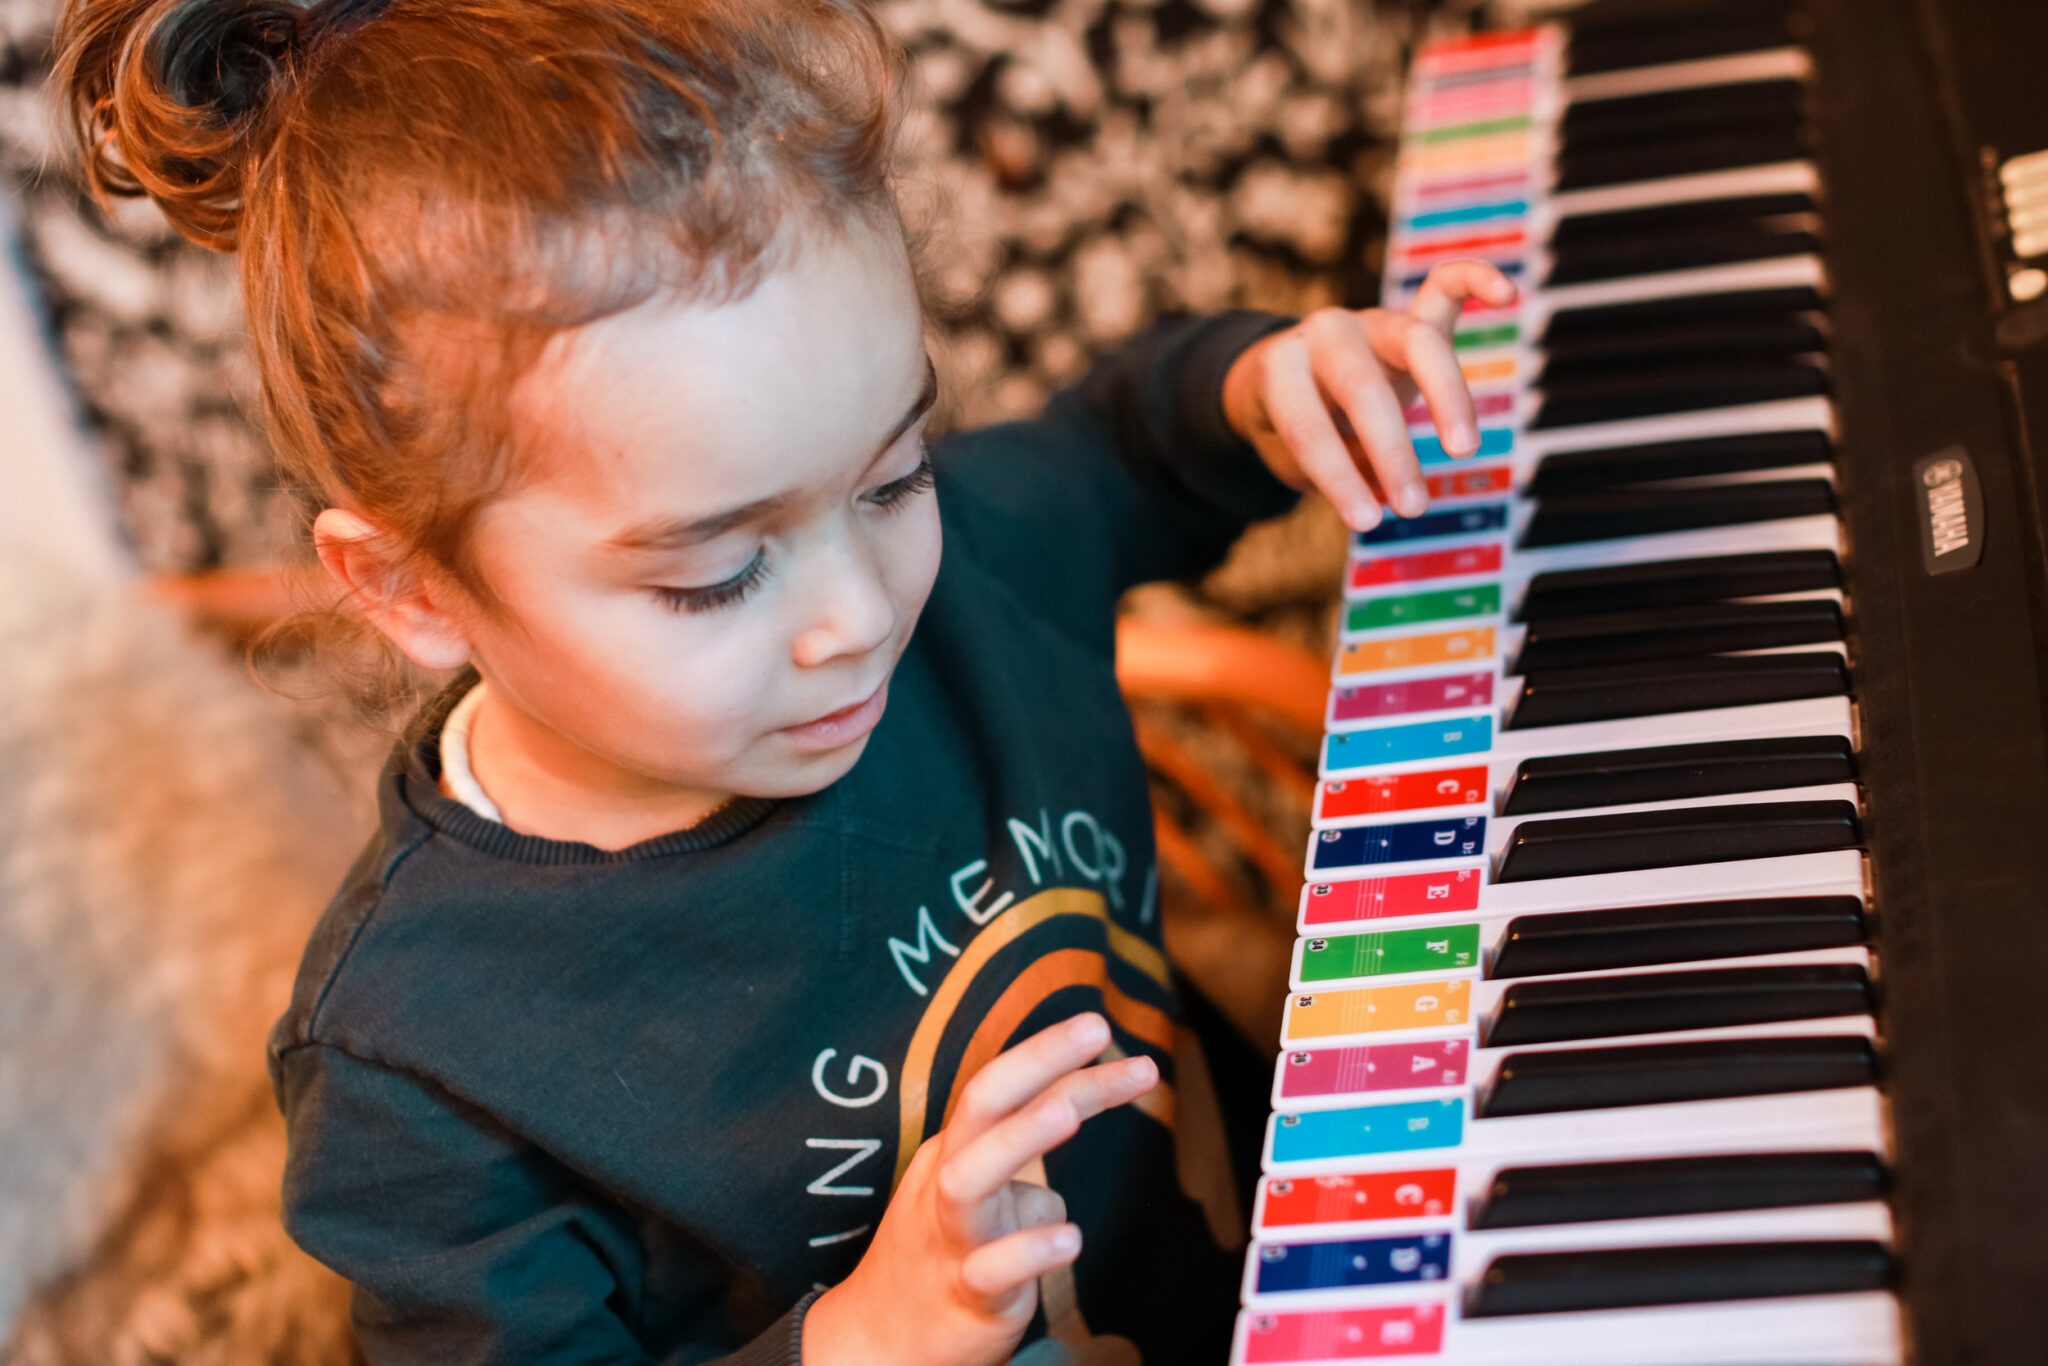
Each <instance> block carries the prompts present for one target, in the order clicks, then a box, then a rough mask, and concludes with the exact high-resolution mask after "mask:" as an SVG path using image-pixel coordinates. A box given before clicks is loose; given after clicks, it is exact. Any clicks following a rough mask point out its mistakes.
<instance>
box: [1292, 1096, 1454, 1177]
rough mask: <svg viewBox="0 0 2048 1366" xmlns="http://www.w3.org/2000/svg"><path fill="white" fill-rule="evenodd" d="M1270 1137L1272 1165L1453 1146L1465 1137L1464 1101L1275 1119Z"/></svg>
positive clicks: (1421, 1102) (1317, 1112) (1418, 1102)
mask: <svg viewBox="0 0 2048 1366" xmlns="http://www.w3.org/2000/svg"><path fill="white" fill-rule="evenodd" d="M1272 1135H1273V1138H1272V1143H1271V1144H1270V1147H1271V1148H1272V1154H1271V1156H1272V1160H1273V1161H1275V1162H1315V1161H1320V1160H1321V1159H1324V1158H1332V1157H1368V1156H1371V1155H1373V1154H1375V1153H1411V1152H1422V1151H1425V1150H1427V1149H1430V1148H1455V1147H1457V1146H1458V1144H1459V1143H1461V1142H1463V1141H1464V1137H1465V1098H1464V1097H1463V1096H1457V1097H1454V1098H1452V1099H1449V1100H1415V1101H1408V1102H1406V1103H1404V1104H1400V1105H1360V1106H1356V1107H1354V1108H1352V1109H1349V1110H1310V1111H1307V1112H1305V1113H1303V1114H1298V1115H1278V1116H1276V1117H1275V1118H1274V1120H1273V1127H1272Z"/></svg>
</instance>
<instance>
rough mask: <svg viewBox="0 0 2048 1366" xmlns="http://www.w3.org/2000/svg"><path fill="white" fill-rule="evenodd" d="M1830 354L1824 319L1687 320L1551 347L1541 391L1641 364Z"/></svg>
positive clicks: (1729, 316) (1738, 316) (1733, 316)
mask: <svg viewBox="0 0 2048 1366" xmlns="http://www.w3.org/2000/svg"><path fill="white" fill-rule="evenodd" d="M1827 348H1828V335H1827V331H1826V328H1825V319H1823V318H1822V317H1821V315H1820V314H1818V313H1785V312H1767V313H1735V312H1730V313H1724V314H1716V315H1708V316H1705V317H1697V318H1681V319H1678V320H1676V321H1674V322H1668V323H1658V324H1655V325H1652V326H1647V327H1641V328H1633V329H1630V328H1617V329H1615V330H1614V331H1613V332H1610V333H1607V334H1605V335H1589V336H1583V337H1579V338H1575V339H1573V340H1571V341H1568V342H1566V343H1565V344H1563V345H1561V346H1553V347H1550V348H1549V351H1548V354H1547V356H1546V357H1545V359H1544V361H1543V368H1542V370H1541V371H1539V372H1538V373H1537V376H1536V385H1537V387H1538V388H1541V387H1543V385H1544V384H1545V382H1546V381H1549V380H1554V379H1559V378H1569V377H1571V376H1574V375H1578V374H1587V373H1593V372H1595V371H1604V370H1615V369H1625V368H1627V367H1629V366H1633V365H1639V364H1648V363H1662V364H1670V363H1672V362H1675V361H1684V360H1690V361H1705V360H1710V359H1714V358H1717V357H1730V356H1744V357H1750V358H1759V357H1764V356H1803V355H1818V354H1820V353H1822V352H1825V351H1826V350H1827Z"/></svg>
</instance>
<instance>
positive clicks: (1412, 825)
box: [1309, 816, 1486, 872]
mask: <svg viewBox="0 0 2048 1366" xmlns="http://www.w3.org/2000/svg"><path fill="white" fill-rule="evenodd" d="M1485 850H1486V817H1484V816H1455V817H1452V818H1450V819H1448V820H1434V821H1401V822H1398V823H1395V824H1389V825H1354V826H1350V827H1348V828H1345V829H1340V830H1318V831H1317V832H1316V833H1315V837H1314V838H1313V839H1311V840H1310V841H1309V870H1310V871H1311V872H1328V871H1330V870H1331V869H1336V868H1367V867H1374V866H1377V865H1379V864H1384V863H1420V862H1423V861H1426V860H1437V859H1472V858H1479V857H1481V856H1483V854H1484V853H1485Z"/></svg>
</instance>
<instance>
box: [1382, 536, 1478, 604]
mask: <svg viewBox="0 0 2048 1366" xmlns="http://www.w3.org/2000/svg"><path fill="white" fill-rule="evenodd" d="M1505 557H1506V547H1505V546H1503V545H1502V544H1501V543H1500V542H1499V541H1490V542H1488V543H1486V544H1484V545H1461V546H1456V547H1453V548H1452V549H1449V550H1418V551H1415V552H1413V553H1411V554H1406V555H1380V556H1376V557H1374V558H1372V559H1369V560H1354V561H1352V562H1351V566H1350V568H1349V570H1348V571H1347V572H1346V574H1345V583H1344V586H1345V588H1346V590H1347V591H1349V592H1351V593H1363V592H1366V591H1369V590H1371V589H1375V588H1397V587H1400V586H1402V585H1404V584H1411V583H1427V582H1429V581H1430V580H1432V579H1456V578H1463V577H1465V576H1467V575H1472V574H1498V573H1499V572H1500V570H1501V565H1502V563H1503V561H1504V559H1505Z"/></svg>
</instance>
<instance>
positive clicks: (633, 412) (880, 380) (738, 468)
mask: <svg viewBox="0 0 2048 1366" xmlns="http://www.w3.org/2000/svg"><path fill="white" fill-rule="evenodd" d="M931 386H932V378H931V368H930V362H929V360H928V359H927V357H926V353H925V347H924V329H923V320H922V316H921V314H920V311H919V308H918V302H917V296H916V292H915V289H914V287H913V285H912V281H911V274H910V269H909V263H908V260H907V258H906V255H905V252H904V248H903V244H902V240H901V236H900V234H899V233H897V232H896V231H894V230H893V229H890V230H887V231H875V230H868V229H863V228H858V227H848V228H847V229H846V230H845V233H844V236H843V237H842V236H840V235H837V234H832V233H822V232H821V233H816V234H813V236H812V238H811V240H810V241H808V242H807V243H806V244H804V245H802V246H800V247H798V248H797V249H796V250H795V252H794V254H793V255H792V256H790V257H788V258H786V259H785V260H784V262H783V264H782V265H781V266H780V267H779V268H778V269H776V270H775V271H773V272H772V273H770V274H769V275H768V276H767V277H766V278H764V279H763V280H762V281H761V282H760V284H759V285H758V287H757V288H755V289H754V290H753V292H752V293H750V294H749V295H747V297H746V298H744V299H741V300H739V301H737V302H734V303H729V304H722V305H716V306H709V305H696V306H690V305H678V304H676V303H673V302H664V301H656V302H652V303H649V304H647V305H644V306H642V307H640V308H637V309H634V310H632V311H630V312H628V313H624V314H620V315H617V316H614V317H611V318H608V319H605V320H603V321H600V322H597V323H594V324H592V325H590V326H588V327H585V328H582V329H579V330H578V331H576V332H572V333H568V334H565V335H564V336H562V337H559V338H557V339H556V340H555V341H554V342H553V343H551V344H550V346H549V348H548V349H547V351H546V352H545V353H544V354H543V356H542V358H541V360H540V362H539V363H538V364H537V365H535V366H534V367H533V369H532V370H531V371H530V372H529V373H528V374H527V376H526V377H525V378H524V379H523V380H522V381H521V382H520V384H519V386H518V387H517V389H516V390H515V392H514V395H513V409H512V411H513V418H514V422H515V424H516V427H517V429H518V432H519V440H520V442H521V444H522V448H523V452H524V455H523V458H524V460H525V461H526V462H527V463H526V468H527V470H528V471H530V474H529V477H527V478H525V479H524V480H522V481H521V483H520V484H519V486H518V487H517V488H516V489H515V490H514V491H513V492H511V493H509V494H508V495H507V496H505V497H504V498H502V499H500V500H498V501H496V502H494V503H493V504H491V505H490V506H489V507H488V508H487V509H486V510H485V511H484V512H482V513H481V514H480V516H479V517H478V519H477V523H476V526H475V540H474V543H473V544H474V551H475V555H476V564H477V568H478V570H479V571H480V572H481V574H482V575H483V576H484V577H485V579H486V580H487V581H488V582H489V584H490V585H491V587H492V588H493V590H494V591H495V592H496V594H497V595H498V597H499V599H500V601H501V603H502V606H501V607H500V608H499V609H497V610H495V611H494V612H491V613H486V614H483V615H481V617H480V618H479V619H478V620H476V621H475V622H474V624H473V626H472V627H471V628H470V630H469V632H468V634H469V640H470V645H471V648H472V650H473V653H474V655H475V657H476V659H477V662H478V666H479V668H480V669H481V671H482V672H483V673H484V675H485V677H486V678H488V679H489V680H490V682H491V686H492V689H493V692H494V694H495V695H496V696H497V697H498V698H499V700H500V701H501V702H502V703H505V704H509V705H510V706H511V707H512V708H513V709H514V710H515V711H516V713H518V717H519V722H520V724H521V725H522V726H528V725H530V726H531V727H532V732H533V733H532V735H530V736H529V737H527V738H528V742H529V744H531V743H533V742H534V740H535V739H536V738H538V739H539V740H540V742H541V743H542V744H543V746H544V747H545V748H547V749H550V750H552V751H554V753H553V754H552V755H551V756H550V758H549V760H548V762H549V763H550V764H551V766H554V767H557V768H560V767H564V766H567V767H569V768H572V769H574V770H575V771H576V772H575V774H574V775H573V776H576V777H580V778H581V779H583V780H584V781H588V782H591V783H594V784H597V785H599V786H604V787H610V788H613V789H614V790H618V791H622V792H624V791H636V792H639V793H643V794H644V793H650V792H656V791H659V790H661V789H664V788H670V789H687V790H690V791H694V792H704V793H710V794H741V795H747V796H795V795H799V794H802V793H807V792H814V791H816V790H818V789H819V788H822V787H824V786H826V785H827V784H829V783H831V782H833V781H834V780H836V779H838V778H839V777H840V776H841V775H843V774H844V773H845V772H846V771H847V770H848V769H849V768H851V767H852V766H853V763H854V761H855V760H856V759H858V758H859V757H860V754H861V751H862V749H863V748H864V747H865V744H866V738H867V735H868V733H869V731H871V730H872V729H873V727H874V725H875V722H876V721H877V720H879V719H880V717H881V714H882V708H883V704H884V702H885V700H886V695H887V691H888V681H889V675H890V672H891V671H892V670H893V669H894V668H895V665H896V661H897V660H898V658H900V657H901V655H902V653H903V649H904V646H905V645H906V644H907V643H908V642H909V639H910V631H911V628H912V626H914V625H915V624H916V622H917V617H918V613H919V612H920V611H922V610H923V607H924V603H925V598H926V596H927V595H928V594H929V593H930V591H931V586H932V580H933V578H934V576H935V575H936V574H937V572H938V566H939V516H938V507H937V504H936V502H935V500H934V498H933V496H932V494H931V492H930V491H929V480H928V478H927V470H926V467H925V466H924V464H923V432H924V425H925V417H926V414H927V412H928V411H929V408H930V406H931V401H932V398H933V390H932V387H931ZM565 776H571V775H565Z"/></svg>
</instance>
